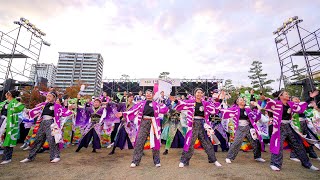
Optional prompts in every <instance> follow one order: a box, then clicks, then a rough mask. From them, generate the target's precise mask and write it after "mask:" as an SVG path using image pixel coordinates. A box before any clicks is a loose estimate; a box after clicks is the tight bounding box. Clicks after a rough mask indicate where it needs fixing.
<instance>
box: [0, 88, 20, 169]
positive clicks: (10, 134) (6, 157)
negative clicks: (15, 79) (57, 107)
mask: <svg viewBox="0 0 320 180" xmlns="http://www.w3.org/2000/svg"><path fill="white" fill-rule="evenodd" d="M19 94H20V92H19V91H16V90H11V91H8V92H7V93H6V94H5V96H6V100H5V101H4V102H2V103H0V110H1V119H2V125H1V124H0V126H1V129H0V137H1V136H2V133H3V132H4V128H5V129H6V130H5V134H6V136H5V139H4V142H3V147H4V152H3V156H2V160H3V161H2V162H1V163H0V164H8V163H10V162H11V159H12V153H13V147H15V146H16V145H17V139H18V134H19V119H18V113H20V112H22V111H23V109H24V105H23V104H21V103H20V102H19V101H17V100H16V98H17V97H18V96H19ZM2 127H4V128H2ZM1 131H2V132H1ZM0 141H1V139H0Z"/></svg>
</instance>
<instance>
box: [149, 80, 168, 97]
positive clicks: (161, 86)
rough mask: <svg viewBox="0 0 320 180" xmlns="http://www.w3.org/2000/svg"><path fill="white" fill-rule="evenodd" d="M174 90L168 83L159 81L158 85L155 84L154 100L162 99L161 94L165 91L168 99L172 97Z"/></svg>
mask: <svg viewBox="0 0 320 180" xmlns="http://www.w3.org/2000/svg"><path fill="white" fill-rule="evenodd" d="M171 89H172V84H170V83H169V82H166V81H162V80H158V83H156V84H154V87H153V92H154V96H153V99H158V98H159V97H160V93H161V92H162V91H163V92H164V95H165V96H166V97H169V96H170V93H171Z"/></svg>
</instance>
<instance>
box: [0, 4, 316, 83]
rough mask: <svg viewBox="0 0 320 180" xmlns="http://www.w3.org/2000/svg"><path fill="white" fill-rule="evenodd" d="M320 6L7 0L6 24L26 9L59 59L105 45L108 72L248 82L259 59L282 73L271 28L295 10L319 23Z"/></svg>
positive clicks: (2, 12) (46, 52)
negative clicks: (250, 69)
mask: <svg viewBox="0 0 320 180" xmlns="http://www.w3.org/2000/svg"><path fill="white" fill-rule="evenodd" d="M319 10H320V1H319V0H304V1H302V0H282V1H278V0H241V1H239V0H114V1H110V0H109V1H104V0H0V30H2V31H4V32H7V31H10V30H11V29H13V28H15V25H14V24H13V23H12V22H13V21H14V20H17V19H19V18H20V17H25V18H27V19H29V20H30V21H31V22H32V23H34V24H36V26H37V27H38V28H40V29H42V30H43V31H44V32H45V33H46V34H47V36H46V37H45V39H46V40H47V41H49V42H50V43H51V44H52V45H51V47H44V48H43V50H42V54H41V58H40V62H44V63H54V64H56V63H57V62H58V52H69V51H70V52H94V53H101V54H102V56H103V58H104V72H103V77H104V78H105V77H107V78H120V76H121V74H128V75H130V77H131V78H156V77H157V76H158V75H159V73H160V72H162V71H168V72H170V77H172V78H198V77H199V76H200V77H203V78H212V77H216V78H223V79H232V80H233V81H234V83H235V84H244V85H247V84H249V83H250V81H249V79H248V77H247V76H248V70H249V67H250V64H251V62H252V61H253V60H260V61H262V62H263V67H264V70H265V72H267V73H268V74H269V77H270V78H272V79H277V78H279V74H280V73H279V71H280V68H279V62H278V58H277V54H276V48H275V44H274V36H273V35H272V32H273V31H274V30H275V29H276V28H278V27H279V26H281V25H282V23H283V22H284V21H285V20H287V19H288V18H289V17H292V16H299V17H300V18H302V19H303V20H304V22H303V24H302V25H303V26H304V27H305V28H307V29H310V30H315V29H317V28H319V26H320V23H319V22H320V11H319ZM142 67H143V68H142ZM146 67H147V68H146ZM276 84H278V82H277V83H276Z"/></svg>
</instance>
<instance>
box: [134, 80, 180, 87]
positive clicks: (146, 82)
mask: <svg viewBox="0 0 320 180" xmlns="http://www.w3.org/2000/svg"><path fill="white" fill-rule="evenodd" d="M158 81H159V79H140V83H139V86H154V85H155V84H157V83H158ZM160 81H164V80H160ZM165 81H168V82H169V83H170V84H172V86H180V80H179V79H167V80H165Z"/></svg>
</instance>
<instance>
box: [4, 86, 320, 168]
mask: <svg viewBox="0 0 320 180" xmlns="http://www.w3.org/2000/svg"><path fill="white" fill-rule="evenodd" d="M39 93H40V94H42V95H43V96H46V101H45V102H43V103H40V104H38V105H36V106H35V107H34V108H33V109H26V108H25V106H24V105H23V104H22V103H21V102H20V98H19V94H20V93H19V92H18V91H16V90H11V91H8V92H7V93H6V94H5V97H6V100H5V101H3V102H1V103H0V115H1V118H0V143H1V144H0V145H1V147H2V148H3V155H2V160H3V161H2V162H1V165H4V164H8V163H10V162H11V160H12V154H13V152H14V151H13V150H14V147H15V146H16V145H17V141H18V140H19V139H20V140H23V142H24V144H23V145H22V146H21V147H20V148H22V149H23V150H26V151H27V150H29V154H28V156H26V158H25V159H24V160H22V161H21V162H22V163H27V162H32V161H34V160H35V158H36V155H37V154H38V153H41V152H43V151H46V150H47V151H49V152H50V153H49V154H50V162H52V163H57V162H59V161H60V150H61V149H63V148H68V147H69V146H72V145H77V146H78V148H77V149H76V152H78V153H79V152H80V150H81V149H82V148H83V147H85V148H88V147H89V146H90V145H92V152H93V153H96V152H97V150H99V149H101V148H102V147H104V146H105V147H107V148H111V151H110V153H109V155H113V154H114V153H115V152H116V148H117V147H118V148H120V149H133V158H132V162H131V165H130V167H132V168H134V167H136V166H139V164H140V161H141V158H142V157H143V150H144V149H149V148H150V149H152V154H153V162H154V165H155V166H156V167H161V163H160V146H161V144H164V145H165V151H164V152H163V153H162V154H163V155H167V154H168V153H169V151H170V148H181V158H180V162H179V164H178V166H179V167H180V168H183V167H185V166H189V163H190V160H191V157H192V156H193V154H194V149H195V148H196V149H199V148H203V149H204V150H205V153H206V154H207V156H208V161H209V163H213V164H214V165H215V166H217V167H220V166H222V165H221V164H220V163H219V162H218V160H217V158H216V156H215V153H217V152H218V147H219V146H220V148H221V151H225V152H227V156H226V159H225V162H226V163H227V164H231V163H232V161H235V159H236V157H237V155H238V153H239V151H240V150H243V151H248V150H249V149H253V158H254V160H255V161H257V162H258V163H264V162H265V160H264V159H263V158H262V154H261V152H263V151H266V150H265V149H266V147H267V146H270V147H269V150H270V153H271V160H270V161H271V163H270V168H271V169H272V170H274V171H280V169H281V167H282V162H283V150H284V149H286V148H289V149H291V154H290V159H291V160H293V161H297V162H301V164H302V166H303V167H305V168H308V169H311V170H319V169H318V168H317V167H315V166H313V165H312V164H311V161H310V159H309V158H314V159H317V160H320V158H319V157H318V156H317V154H316V151H315V150H314V148H315V147H316V148H320V147H319V139H318V135H319V133H320V105H319V99H320V98H319V96H320V94H319V92H318V91H317V90H316V91H314V92H312V93H310V97H309V99H307V100H306V101H305V102H300V98H299V97H290V95H289V93H288V92H286V91H284V90H282V91H277V92H275V93H274V94H273V97H274V98H266V97H265V96H263V95H261V94H260V95H257V94H255V92H254V90H251V92H245V93H243V94H239V95H238V97H237V98H236V101H235V102H234V103H230V102H229V103H227V100H228V98H230V95H228V94H227V93H225V92H224V91H223V90H221V91H219V90H215V91H213V92H212V94H210V95H208V94H207V96H205V91H204V90H203V89H201V88H196V89H195V90H194V92H193V93H192V94H188V95H179V94H175V92H171V94H170V96H169V95H168V96H165V95H164V92H161V94H160V96H159V97H158V98H154V93H153V91H152V90H149V89H148V90H146V91H145V92H142V91H140V92H139V93H138V94H137V95H134V94H133V93H131V92H123V93H117V96H116V98H110V97H109V96H108V95H107V93H106V92H103V94H102V95H101V96H100V97H98V98H90V99H85V98H83V95H82V93H79V94H78V96H77V98H70V97H67V96H59V95H58V94H57V93H56V92H55V91H54V90H53V89H51V91H50V92H39ZM285 141H286V142H287V143H284V142H285ZM284 144H285V145H284Z"/></svg>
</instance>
